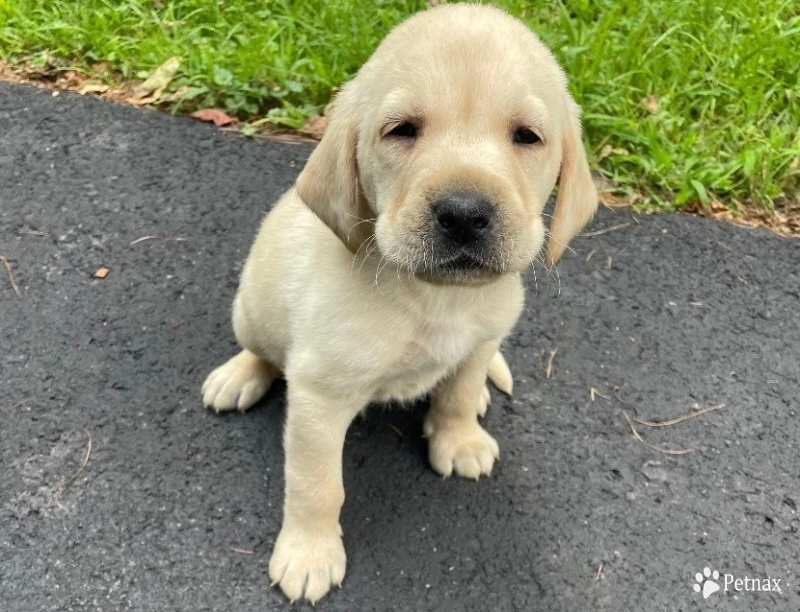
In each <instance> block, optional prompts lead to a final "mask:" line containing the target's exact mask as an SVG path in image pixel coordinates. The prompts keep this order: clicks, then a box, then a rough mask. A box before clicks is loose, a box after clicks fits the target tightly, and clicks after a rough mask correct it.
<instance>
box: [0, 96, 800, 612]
mask: <svg viewBox="0 0 800 612" xmlns="http://www.w3.org/2000/svg"><path fill="white" fill-rule="evenodd" d="M310 150H311V148H310V147H309V146H308V145H297V144H281V143H275V142H266V141H257V140H248V139H245V138H242V137H241V136H239V135H237V134H235V133H225V132H223V131H220V130H218V129H216V128H213V127H210V126H207V125H204V124H200V123H198V122H194V121H192V120H190V119H187V118H182V117H171V116H168V115H164V114H157V113H154V112H150V111H145V110H139V109H134V108H129V107H124V106H119V105H115V104H110V103H105V102H101V101H97V100H93V99H90V98H88V97H79V96H76V95H72V94H67V93H61V94H60V95H58V96H54V95H53V94H52V92H50V91H45V90H38V89H33V88H29V87H23V86H15V85H8V84H0V254H2V255H3V256H5V258H6V259H7V261H8V263H9V265H10V266H11V269H12V270H13V275H14V278H15V280H16V284H17V285H18V288H19V292H20V294H21V297H17V295H16V293H15V291H14V289H13V287H12V284H11V281H10V278H9V276H8V274H7V270H6V268H5V265H3V264H0V611H2V612H39V611H55V610H81V611H83V610H86V611H89V610H92V611H94V610H102V611H117V610H146V611H158V612H162V611H171V610H175V611H193V612H194V611H201V610H209V611H228V610H235V611H237V612H239V611H242V612H244V611H256V610H258V611H264V610H286V609H290V608H289V605H288V604H287V603H286V602H285V601H284V599H283V597H282V595H281V594H280V593H279V592H278V591H276V590H275V589H271V588H270V586H269V581H268V579H267V576H266V574H265V567H266V564H267V560H268V559H269V555H270V551H271V548H272V544H273V542H274V541H275V537H276V535H277V533H278V528H279V526H280V520H281V499H282V488H283V471H282V464H283V451H282V449H281V427H282V421H283V418H284V410H285V405H284V398H285V387H284V386H283V385H277V386H276V387H275V388H274V389H273V390H272V391H270V393H269V394H268V396H267V398H265V400H264V401H262V402H261V404H260V405H259V406H257V407H256V408H254V409H253V410H252V411H251V412H248V413H247V414H245V415H239V414H226V415H215V414H213V413H211V412H209V411H207V410H204V409H203V407H202V406H201V401H200V385H201V383H202V381H203V379H204V377H205V375H206V374H207V373H208V372H209V371H210V370H211V369H212V367H214V366H215V365H217V364H219V363H220V362H221V361H223V360H225V359H227V358H228V357H229V356H230V355H231V354H232V353H233V351H234V350H236V349H235V342H234V338H233V334H232V331H231V328H230V314H229V306H230V304H231V300H232V298H233V295H234V291H235V288H236V284H237V275H238V273H239V270H240V269H241V266H242V263H243V260H244V258H245V255H246V251H247V248H248V246H249V244H250V242H251V240H252V239H253V237H254V235H255V231H256V227H257V224H258V222H259V219H260V218H261V217H262V215H263V214H264V212H265V211H267V210H268V208H269V207H270V205H271V203H272V202H274V201H275V199H276V198H277V197H278V196H279V195H280V194H281V192H283V191H284V190H285V189H286V188H288V187H289V186H290V185H291V184H292V182H293V180H294V178H295V177H296V175H297V173H298V172H299V171H300V169H301V167H302V165H303V163H304V161H305V160H306V158H307V157H308V155H309V152H310ZM604 229H606V230H609V231H605V232H602V230H604ZM593 232H594V233H595V234H594V235H590V234H592V233H593ZM598 232H599V233H598ZM586 234H589V235H584V236H582V237H580V238H578V239H577V240H575V242H574V243H573V245H572V246H573V247H574V251H573V252H571V253H568V254H567V255H566V256H565V258H564V259H563V260H562V262H561V263H560V264H559V265H558V268H557V273H551V274H549V275H548V274H547V272H546V271H545V270H544V269H543V268H541V267H540V268H538V269H537V270H536V276H535V277H534V275H533V273H531V274H529V278H528V279H527V280H528V297H527V307H526V310H525V312H524V314H523V317H522V319H521V320H520V322H519V324H518V325H517V328H516V330H515V332H514V333H513V335H512V336H511V337H510V338H509V339H508V340H507V342H506V345H505V348H504V353H505V355H506V357H507V359H508V361H509V363H510V365H511V368H512V370H513V372H514V380H515V393H514V397H513V398H506V397H503V396H502V395H501V394H499V393H497V392H493V399H494V403H493V405H492V406H491V407H490V410H489V413H488V415H487V417H486V419H485V426H486V428H487V429H488V430H489V431H490V432H491V433H492V434H493V435H494V436H495V437H496V438H497V440H498V442H499V444H500V447H501V454H502V455H501V462H500V463H499V464H498V465H497V466H496V468H495V470H494V473H493V474H492V476H491V478H489V479H486V480H481V481H480V482H478V483H475V482H467V481H462V480H459V479H456V478H453V479H448V480H442V479H441V478H439V477H438V476H437V475H436V474H435V473H434V472H433V471H432V470H431V469H430V467H429V466H428V464H427V459H426V446H425V441H424V440H423V439H422V437H421V430H422V425H421V422H422V417H423V414H424V406H419V407H417V409H414V410H405V411H404V410H400V409H391V410H382V409H380V408H373V409H372V410H371V411H370V412H369V413H368V415H367V417H366V419H365V420H364V421H359V422H357V423H355V424H354V425H353V427H352V428H351V431H350V432H349V435H348V439H347V444H346V447H345V453H344V466H345V489H346V492H347V500H346V502H345V506H344V510H343V514H342V526H343V528H344V532H345V546H346V549H347V554H348V571H347V577H346V579H345V582H344V587H343V589H341V590H336V591H334V592H333V593H331V594H330V595H329V596H328V597H326V598H325V599H324V600H323V601H322V602H320V603H319V604H318V606H317V608H318V609H319V610H322V611H328V610H332V611H342V612H344V611H346V612H360V611H370V610H376V611H388V610H402V611H404V610H410V611H415V610H436V611H454V612H455V611H459V612H460V611H475V612H484V611H494V610H498V611H511V610H519V611H525V612H531V611H532V612H537V611H542V612H557V611H562V610H563V611H566V612H584V611H595V610H597V611H615V612H616V611H620V610H630V611H634V612H638V611H644V612H649V611H661V610H665V611H666V610H669V611H694V610H726V611H728V610H730V611H736V612H751V611H762V610H763V611H778V612H782V611H787V612H788V611H796V610H798V609H800V534H799V533H798V532H800V514H798V508H800V448H799V447H798V441H800V416H799V415H798V410H799V408H798V406H800V354H799V351H800V241H799V240H792V239H788V238H781V237H778V236H775V235H773V234H771V233H769V232H768V231H766V230H761V229H743V228H740V227H735V226H733V225H728V224H721V223H717V222H714V221H710V220H706V219H700V218H695V217H692V216H686V215H665V216H649V217H648V216H634V215H633V214H632V213H631V212H629V211H627V210H617V211H611V210H601V211H600V212H599V214H598V216H597V218H596V219H595V221H594V222H593V223H592V225H591V226H590V227H589V228H587V230H586ZM152 236H156V237H158V238H150V239H147V240H141V241H139V242H136V243H134V242H135V241H137V240H138V239H141V238H144V237H152ZM165 237H166V238H168V239H165ZM177 237H180V238H181V240H176V239H174V238H177ZM103 267H104V268H107V269H108V275H107V277H106V278H104V279H97V278H93V274H94V273H95V272H96V271H97V270H98V269H100V268H103ZM333 307H335V305H334V306H333ZM556 349H557V352H556V353H555V355H554V357H553V358H552V363H551V369H550V370H551V371H550V376H549V377H548V376H547V375H546V373H545V370H546V367H545V366H546V365H547V362H548V361H549V357H550V355H551V351H555V350H556ZM719 404H724V405H725V407H724V408H722V409H720V410H716V411H713V412H709V413H707V414H703V415H701V416H699V417H697V418H693V419H690V420H688V421H685V422H682V423H678V424H675V425H672V426H667V427H661V428H652V427H647V426H644V425H640V424H636V428H637V431H639V433H640V434H641V436H642V438H643V440H644V441H646V442H647V443H648V444H651V445H653V446H657V447H660V448H669V449H692V450H693V451H694V452H691V453H689V454H683V455H668V454H664V453H662V452H658V451H657V450H654V449H652V448H648V447H646V446H645V445H644V444H643V443H641V442H640V441H637V440H636V439H635V438H634V437H633V435H632V433H631V427H630V426H629V424H628V422H627V421H626V419H625V417H624V414H623V413H624V412H627V413H628V414H629V415H630V416H631V417H634V416H635V417H638V418H640V419H644V420H651V421H652V420H656V421H663V420H666V419H671V418H673V417H678V416H680V415H683V414H686V413H691V412H692V411H693V410H696V409H697V408H704V407H711V406H717V405H719ZM89 440H91V447H89ZM89 451H90V452H89ZM87 456H88V461H86V457H87ZM84 463H85V465H84ZM82 466H83V467H82ZM81 467H82V469H81ZM706 567H707V568H709V569H710V571H711V572H713V571H718V572H719V576H720V577H719V578H718V579H717V580H716V581H715V582H717V583H718V584H719V585H720V586H721V587H722V589H721V590H720V592H717V593H713V594H711V595H710V596H709V597H708V599H706V600H704V599H703V597H702V594H700V593H697V592H695V590H694V588H693V587H694V585H695V584H698V583H697V582H696V574H697V573H698V572H700V573H701V582H705V581H706V578H705V577H704V576H702V572H703V569H704V568H706ZM726 575H727V576H730V579H728V577H727V576H726ZM745 578H748V579H749V582H748V583H745V582H744V580H745ZM767 578H770V579H771V580H770V581H767V580H766V579H767ZM710 579H711V580H713V579H714V575H713V573H712V574H711V576H710ZM736 579H739V580H741V582H740V583H739V586H740V587H741V590H739V591H737V590H736V588H735V587H736V584H737V583H736V582H735V580H736ZM754 579H758V581H759V582H758V585H759V587H761V588H762V590H761V591H754V590H753V586H754V584H755V583H754ZM726 583H728V584H727V591H726V590H725V588H726ZM747 585H749V587H750V588H749V590H744V587H745V586H747ZM765 585H768V586H770V589H771V590H769V591H766V590H763V589H764V587H765ZM776 587H777V588H780V589H781V590H780V591H776V590H772V589H774V588H776ZM303 608H304V609H306V608H307V606H303Z"/></svg>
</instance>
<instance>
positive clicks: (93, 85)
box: [78, 81, 108, 96]
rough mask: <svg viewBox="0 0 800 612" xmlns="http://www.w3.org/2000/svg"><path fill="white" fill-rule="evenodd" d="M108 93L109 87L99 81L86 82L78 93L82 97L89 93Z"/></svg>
mask: <svg viewBox="0 0 800 612" xmlns="http://www.w3.org/2000/svg"><path fill="white" fill-rule="evenodd" d="M107 91H108V85H106V84H105V83H101V82H99V81H86V82H85V83H84V84H83V85H81V87H80V89H78V93H79V94H81V95H82V96H84V95H86V94H87V93H94V94H100V93H105V92H107Z"/></svg>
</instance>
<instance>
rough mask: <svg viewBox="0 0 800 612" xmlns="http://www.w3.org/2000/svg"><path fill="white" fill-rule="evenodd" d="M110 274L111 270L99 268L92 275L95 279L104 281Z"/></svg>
mask: <svg viewBox="0 0 800 612" xmlns="http://www.w3.org/2000/svg"><path fill="white" fill-rule="evenodd" d="M109 272H110V270H109V269H108V268H105V267H100V268H97V270H95V271H94V274H92V276H93V277H94V278H99V279H104V278H105V277H106V276H108V273H109Z"/></svg>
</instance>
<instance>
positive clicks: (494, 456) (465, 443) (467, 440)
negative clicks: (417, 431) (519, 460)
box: [425, 419, 500, 480]
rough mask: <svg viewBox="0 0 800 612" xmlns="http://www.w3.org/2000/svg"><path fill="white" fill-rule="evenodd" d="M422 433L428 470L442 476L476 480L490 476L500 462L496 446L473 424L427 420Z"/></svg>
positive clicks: (469, 421) (490, 438) (498, 449)
mask: <svg viewBox="0 0 800 612" xmlns="http://www.w3.org/2000/svg"><path fill="white" fill-rule="evenodd" d="M425 432H426V435H427V436H428V457H429V459H430V462H431V466H432V467H433V469H434V470H436V471H437V472H439V473H440V474H441V475H442V476H450V475H451V474H452V473H453V472H455V473H456V474H457V475H458V476H461V477H463V478H471V479H473V480H477V479H479V478H480V477H481V476H488V475H489V474H491V472H492V467H494V462H495V461H497V460H498V459H500V448H499V447H498V445H497V442H496V441H495V439H494V438H493V437H492V436H490V435H489V434H488V433H487V431H486V430H485V429H484V428H483V427H481V426H480V425H479V424H478V423H477V422H476V421H472V420H469V419H464V420H455V419H436V420H434V419H428V420H427V422H426V423H425Z"/></svg>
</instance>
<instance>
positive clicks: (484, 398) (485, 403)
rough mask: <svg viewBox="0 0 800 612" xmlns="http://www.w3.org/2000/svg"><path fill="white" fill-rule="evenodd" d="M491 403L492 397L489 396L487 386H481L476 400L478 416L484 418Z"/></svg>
mask: <svg viewBox="0 0 800 612" xmlns="http://www.w3.org/2000/svg"><path fill="white" fill-rule="evenodd" d="M491 403H492V396H491V395H490V394H489V386H488V385H483V391H482V392H481V396H480V397H479V398H478V416H479V417H481V418H483V417H485V416H486V411H487V410H488V409H489V406H490V405H491Z"/></svg>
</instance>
